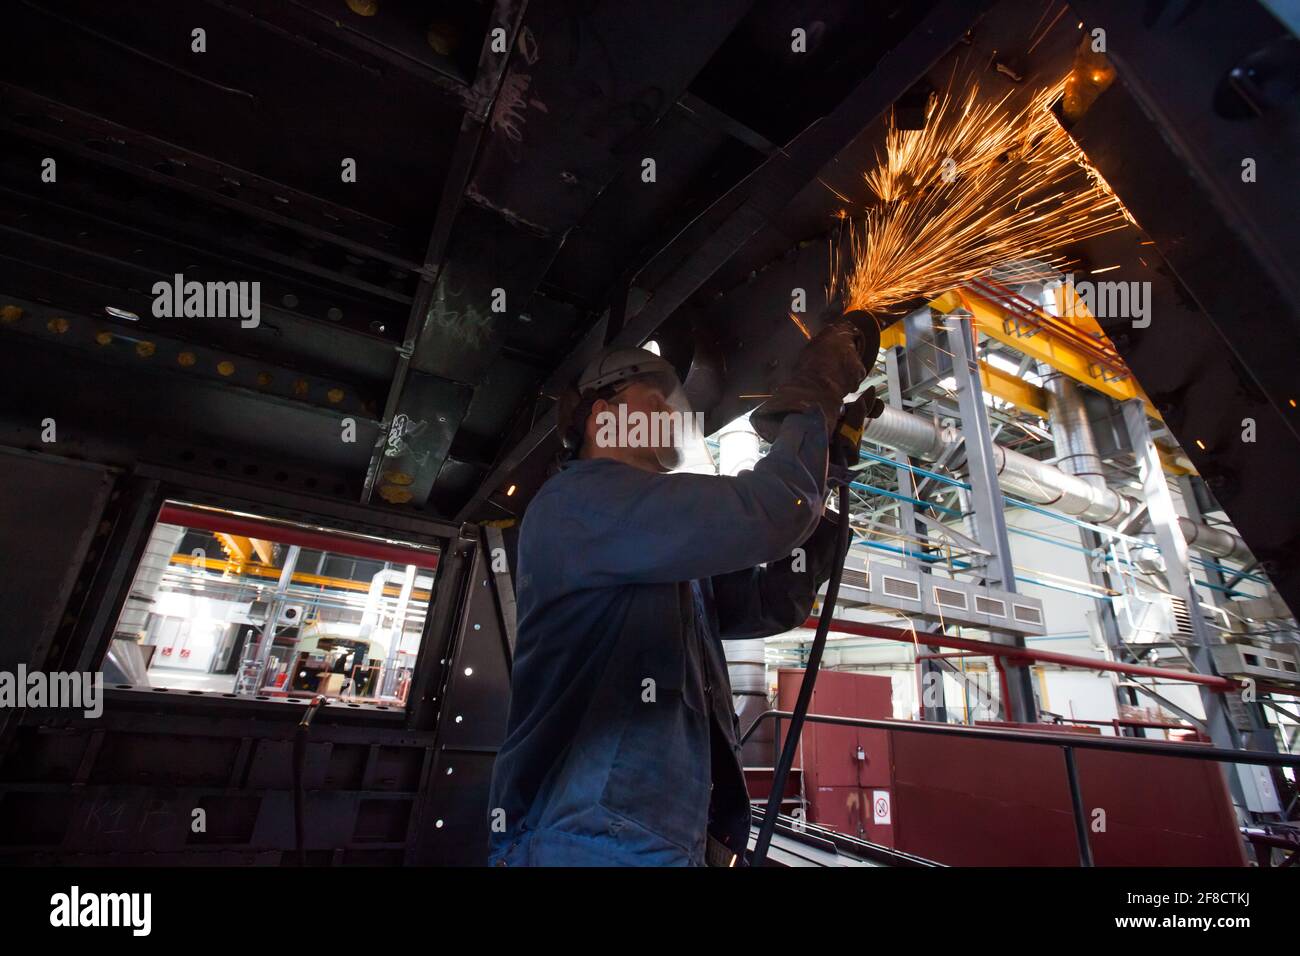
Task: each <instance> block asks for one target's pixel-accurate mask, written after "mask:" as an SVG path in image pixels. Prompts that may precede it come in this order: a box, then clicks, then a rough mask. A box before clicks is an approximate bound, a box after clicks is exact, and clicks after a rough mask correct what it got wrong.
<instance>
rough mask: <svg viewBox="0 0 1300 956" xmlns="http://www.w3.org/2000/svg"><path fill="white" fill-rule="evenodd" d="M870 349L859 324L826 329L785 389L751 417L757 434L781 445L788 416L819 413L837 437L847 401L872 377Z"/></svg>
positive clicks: (806, 350) (802, 356) (803, 356)
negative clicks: (866, 358) (866, 359)
mask: <svg viewBox="0 0 1300 956" xmlns="http://www.w3.org/2000/svg"><path fill="white" fill-rule="evenodd" d="M865 346H866V336H865V335H864V333H863V332H862V330H861V329H860V328H859V327H858V326H857V325H855V324H854V323H853V322H850V321H847V320H845V319H837V320H835V321H834V322H831V323H830V324H828V325H827V326H825V327H824V328H823V329H822V330H821V331H820V332H818V333H817V334H816V335H815V336H813V338H812V341H810V342H809V343H808V344H807V345H805V346H804V347H803V351H802V352H800V353H799V358H798V359H796V360H795V365H794V371H793V372H792V373H791V374H790V378H789V379H788V380H787V381H786V382H785V384H783V385H781V386H779V387H778V388H777V389H776V391H775V392H773V393H772V397H771V398H769V399H768V400H767V401H765V402H764V403H763V404H762V405H759V406H758V408H756V409H754V412H753V414H752V415H750V417H749V421H750V424H751V425H753V426H754V431H756V432H758V434H759V435H760V436H762V438H764V439H765V440H766V441H769V442H771V441H775V440H776V436H777V433H778V432H779V431H780V429H781V421H782V419H784V418H785V416H786V415H789V414H791V413H792V412H802V411H806V410H807V409H809V408H819V409H821V412H822V415H823V417H824V418H825V419H826V430H827V434H828V435H831V434H832V432H833V429H834V428H835V427H836V423H837V422H839V419H840V406H842V405H843V404H844V396H846V395H850V394H852V393H853V392H856V391H857V390H858V386H860V385H861V384H862V380H863V379H864V378H866V377H867V370H866V368H865V367H864V366H863V364H862V353H863V349H864V348H865ZM872 358H873V359H874V358H875V356H874V354H873V355H872ZM874 398H875V393H874V391H873V392H872V399H874ZM876 414H877V415H878V414H880V413H879V412H877V413H876Z"/></svg>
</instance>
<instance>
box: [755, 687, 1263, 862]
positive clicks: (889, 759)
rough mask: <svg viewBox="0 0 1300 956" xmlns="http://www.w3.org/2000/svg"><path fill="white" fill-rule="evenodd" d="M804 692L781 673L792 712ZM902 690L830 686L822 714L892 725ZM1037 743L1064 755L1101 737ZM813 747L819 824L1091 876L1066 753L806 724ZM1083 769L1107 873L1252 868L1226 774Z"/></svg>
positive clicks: (802, 754)
mask: <svg viewBox="0 0 1300 956" xmlns="http://www.w3.org/2000/svg"><path fill="white" fill-rule="evenodd" d="M802 680H803V672H802V671H795V670H783V671H781V672H780V673H779V675H778V690H779V694H778V702H779V706H780V708H781V709H782V710H793V709H794V703H795V700H796V698H797V697H798V693H799V685H800V683H801V682H802ZM890 690H891V684H890V678H888V677H880V676H876V675H871V674H851V673H844V672H837V671H827V672H823V673H821V674H819V675H818V678H817V686H816V688H815V689H814V691H813V699H812V705H811V707H810V709H809V712H810V713H814V714H825V715H831V716H841V717H863V718H868V719H889V718H891V717H892V716H893V714H892V706H891V703H890V697H891V694H890ZM992 726H997V725H992ZM1004 726H1005V725H1004ZM783 729H784V728H783ZM1033 729H1034V730H1035V731H1039V732H1044V733H1058V734H1059V735H1060V737H1061V739H1062V742H1068V741H1069V740H1070V739H1071V738H1072V737H1075V736H1077V735H1078V734H1079V733H1081V732H1082V733H1091V731H1092V729H1091V728H1088V729H1085V728H1074V727H1071V728H1060V729H1055V728H1052V727H1050V726H1048V725H1038V724H1036V725H1034V726H1033ZM802 743H803V745H802V746H801V747H800V750H799V752H798V754H797V755H796V758H795V764H796V766H802V768H803V780H804V789H805V795H806V797H807V799H808V802H809V807H808V819H809V820H810V822H814V823H819V824H822V825H823V826H829V827H832V828H834V829H836V830H839V831H841V832H845V833H850V834H853V835H857V836H864V837H865V838H866V839H868V840H871V841H873V842H875V843H880V844H883V845H886V846H892V847H895V848H897V849H899V850H903V851H906V852H908V853H914V854H916V855H918V856H922V857H926V858H928V859H931V860H936V861H938V862H940V863H946V864H949V865H954V866H1077V865H1078V862H1079V850H1078V842H1077V838H1076V835H1075V826H1074V816H1073V810H1072V803H1071V800H1070V790H1069V784H1068V781H1067V777H1066V773H1065V758H1064V756H1063V754H1062V751H1061V749H1060V748H1057V747H1051V746H1044V745H1041V744H1028V743H1015V742H1011V741H997V740H971V739H970V738H963V737H957V736H941V735H937V734H922V733H906V732H902V731H883V730H865V729H859V728H854V727H834V726H829V725H825V724H823V725H817V724H805V726H804V732H803V742H802ZM1184 746H1187V747H1197V746H1204V745H1202V744H1196V743H1187V744H1185V745H1184ZM859 748H861V751H860V756H859ZM1075 760H1076V763H1077V766H1078V770H1079V779H1080V788H1081V790H1082V794H1083V803H1084V811H1085V814H1086V817H1087V821H1088V824H1089V834H1088V836H1089V842H1090V844H1091V847H1092V853H1093V859H1094V861H1095V862H1096V864H1097V865H1098V866H1244V865H1245V862H1246V859H1245V853H1244V850H1243V847H1242V844H1241V839H1240V836H1239V834H1238V832H1237V823H1236V817H1235V814H1234V811H1233V808H1232V803H1231V800H1230V799H1229V797H1228V790H1227V785H1226V782H1225V780H1224V776H1223V770H1222V769H1221V768H1220V767H1219V765H1218V764H1216V763H1212V762H1209V761H1200V760H1185V759H1179V758H1175V757H1157V756H1148V755H1145V754H1127V753H1113V752H1107V751H1100V750H1076V751H1075Z"/></svg>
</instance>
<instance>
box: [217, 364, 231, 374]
mask: <svg viewBox="0 0 1300 956" xmlns="http://www.w3.org/2000/svg"><path fill="white" fill-rule="evenodd" d="M217 372H218V373H220V374H221V375H226V376H230V375H234V374H235V363H234V362H227V361H221V362H218V363H217Z"/></svg>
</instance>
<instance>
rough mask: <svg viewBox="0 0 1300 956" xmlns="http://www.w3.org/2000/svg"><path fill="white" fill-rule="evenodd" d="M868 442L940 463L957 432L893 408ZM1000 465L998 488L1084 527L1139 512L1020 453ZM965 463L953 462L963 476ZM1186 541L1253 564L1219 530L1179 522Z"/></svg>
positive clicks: (868, 433)
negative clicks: (1073, 520)
mask: <svg viewBox="0 0 1300 956" xmlns="http://www.w3.org/2000/svg"><path fill="white" fill-rule="evenodd" d="M863 437H864V438H867V439H870V440H871V441H874V442H876V443H878V444H881V445H884V446H885V447H887V448H896V449H898V450H899V451H903V452H906V453H907V454H909V455H911V456H912V457H913V458H920V459H921V460H922V461H937V460H938V459H939V458H940V457H941V456H942V455H943V453H944V451H945V450H946V449H947V448H948V446H949V445H950V444H952V443H953V442H954V441H956V440H957V436H956V433H955V432H949V431H948V430H946V429H944V428H941V427H940V426H939V425H938V424H937V423H935V422H933V421H930V420H929V419H927V418H922V417H921V416H920V415H912V414H910V413H908V412H905V411H903V410H902V409H899V408H895V407H893V406H892V405H886V406H885V408H884V411H883V413H882V414H881V416H880V417H879V418H874V419H872V420H870V421H868V422H867V427H866V430H865V431H864V432H863ZM993 456H994V461H995V463H996V465H997V472H998V487H1000V488H1001V489H1002V490H1003V491H1005V492H1007V493H1009V494H1011V495H1014V496H1016V497H1017V498H1023V499H1025V500H1026V501H1029V502H1032V503H1034V504H1039V505H1043V506H1046V507H1051V508H1054V509H1055V510H1057V511H1060V512H1062V513H1064V514H1068V515H1071V516H1072V517H1075V518H1078V519H1079V520H1080V521H1089V522H1096V523H1100V524H1114V523H1118V522H1119V521H1121V520H1122V519H1123V518H1124V517H1125V516H1126V515H1128V514H1130V513H1131V512H1132V511H1133V510H1134V509H1135V508H1137V507H1138V505H1137V503H1136V502H1135V501H1134V500H1133V499H1132V498H1129V497H1128V496H1127V495H1122V494H1120V493H1118V492H1116V491H1114V490H1112V489H1110V488H1107V487H1105V486H1104V485H1094V484H1091V483H1090V482H1089V481H1087V480H1085V479H1083V478H1080V477H1076V476H1075V475H1067V474H1066V473H1065V472H1063V471H1062V470H1061V469H1059V468H1056V467H1055V466H1053V465H1049V464H1047V463H1046V462H1042V461H1038V460H1037V459H1036V458H1030V457H1029V456H1028V455H1022V454H1020V452H1017V451H1012V450H1011V449H1010V448H1003V447H1002V446H1000V445H996V444H995V445H994V446H993ZM963 463H964V459H962V458H959V459H958V460H956V461H952V462H949V466H950V467H951V468H953V469H955V470H959V469H960V468H961V466H962V464H963ZM1178 523H1179V527H1180V528H1182V532H1183V537H1184V538H1186V539H1187V544H1188V546H1190V547H1192V548H1195V549H1197V550H1198V551H1202V552H1204V553H1206V554H1210V555H1213V556H1215V557H1218V558H1232V559H1236V560H1239V561H1245V560H1249V559H1250V549H1249V548H1248V547H1247V546H1246V542H1245V541H1243V540H1241V538H1239V537H1237V536H1236V535H1235V534H1232V533H1230V532H1227V531H1224V530H1222V529H1220V528H1211V527H1209V526H1207V525H1203V524H1197V523H1195V522H1192V521H1188V520H1187V519H1185V518H1183V519H1179V522H1178Z"/></svg>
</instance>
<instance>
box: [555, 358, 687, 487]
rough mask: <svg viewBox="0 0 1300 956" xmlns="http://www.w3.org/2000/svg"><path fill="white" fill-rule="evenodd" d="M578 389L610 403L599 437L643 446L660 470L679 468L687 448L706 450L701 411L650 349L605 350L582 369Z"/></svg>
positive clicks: (685, 457) (661, 360)
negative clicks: (605, 352) (602, 354)
mask: <svg viewBox="0 0 1300 956" xmlns="http://www.w3.org/2000/svg"><path fill="white" fill-rule="evenodd" d="M580 388H581V390H582V392H583V393H584V394H587V393H594V394H595V395H596V396H597V397H599V398H604V399H605V400H606V401H608V402H610V403H611V405H613V406H614V409H613V410H612V411H611V412H610V413H609V415H608V416H607V418H606V419H605V421H603V422H601V421H598V422H597V429H598V431H597V441H598V442H603V443H610V442H613V443H617V444H618V445H620V446H622V447H626V448H634V449H640V448H644V449H647V450H649V451H651V452H653V454H654V457H655V460H656V461H657V462H658V464H659V467H660V468H661V469H663V470H664V471H676V470H677V469H679V468H681V467H682V466H683V465H684V464H686V462H687V460H688V458H690V457H691V454H689V453H688V452H691V453H693V452H694V451H699V452H702V453H703V454H704V455H705V456H707V455H708V450H707V448H706V447H705V445H704V421H703V416H702V415H696V414H695V413H694V412H693V410H692V409H691V403H690V400H689V399H688V398H687V397H686V390H685V389H684V388H683V387H682V383H681V381H680V380H679V379H678V378H677V373H676V372H675V371H674V370H673V367H672V366H671V365H670V364H669V363H668V362H666V361H664V360H663V359H662V358H660V357H659V356H657V355H655V354H654V353H653V352H649V351H646V350H645V349H617V350H615V351H613V352H611V353H609V354H607V355H604V356H602V357H600V358H598V359H597V360H596V361H595V362H593V363H592V366H590V367H589V368H588V370H587V372H586V373H584V375H583V376H582V381H581V382H580ZM697 446H698V447H697Z"/></svg>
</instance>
